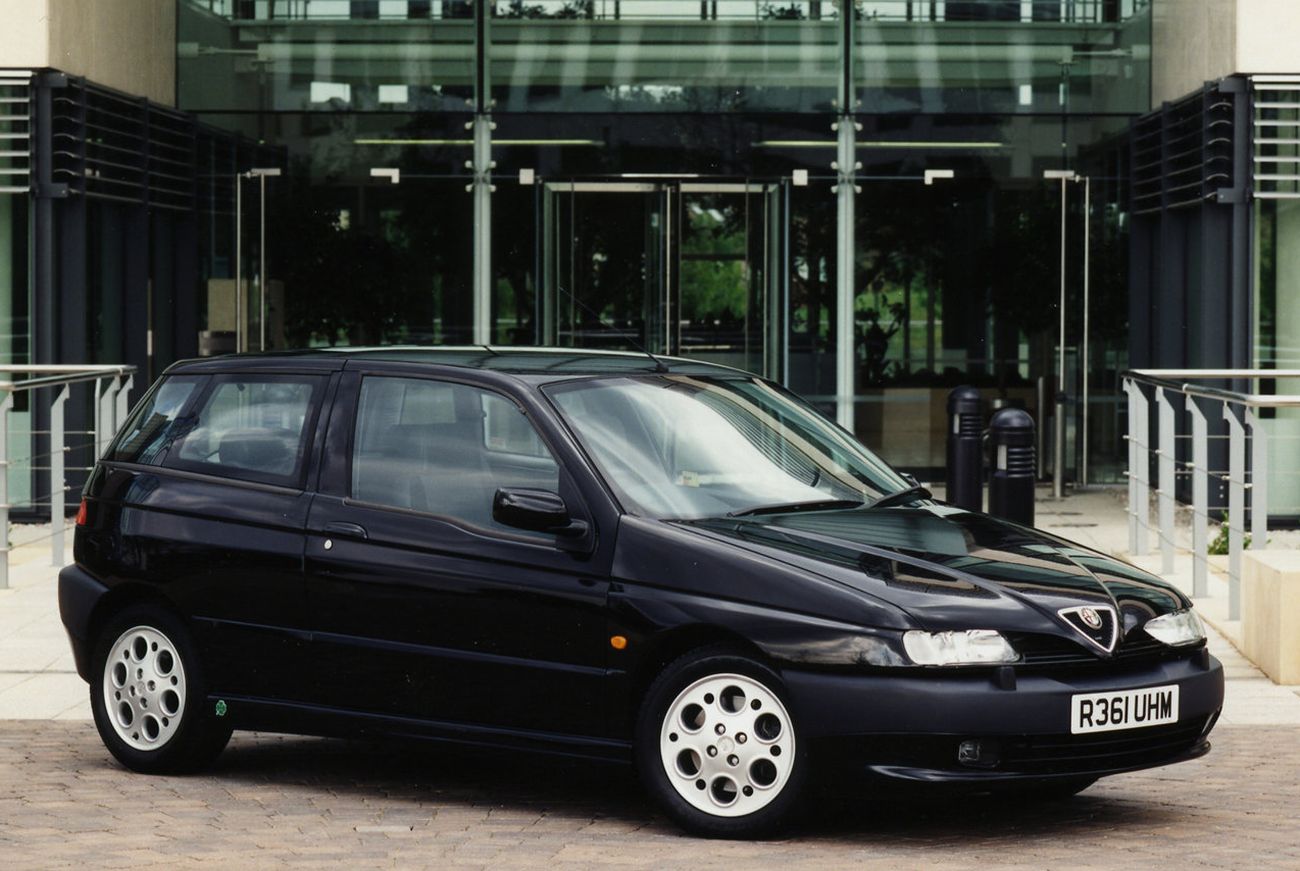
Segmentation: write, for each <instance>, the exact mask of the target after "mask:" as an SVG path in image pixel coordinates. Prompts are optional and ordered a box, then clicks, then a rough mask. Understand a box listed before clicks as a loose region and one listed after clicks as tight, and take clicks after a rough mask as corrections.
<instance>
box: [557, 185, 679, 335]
mask: <svg viewBox="0 0 1300 871" xmlns="http://www.w3.org/2000/svg"><path fill="white" fill-rule="evenodd" d="M544 208H545V209H546V211H545V218H544V225H543V230H544V234H545V236H544V240H543V244H544V245H545V246H546V249H547V252H548V255H549V258H548V265H549V268H548V271H547V274H546V281H547V284H546V294H545V300H544V310H543V314H542V322H543V329H544V332H543V342H544V343H546V344H555V345H558V346H560V347H564V348H603V349H609V350H633V351H635V350H645V351H649V352H651V353H666V352H667V351H668V337H667V325H666V324H665V322H664V309H665V302H666V298H665V295H666V292H667V291H666V284H665V280H666V277H665V274H664V270H665V265H666V258H667V256H668V252H667V250H666V245H667V238H666V235H665V221H666V215H665V194H664V191H663V190H662V189H661V188H660V186H659V185H656V184H649V183H647V184H640V185H639V184H607V185H606V184H595V185H584V184H581V183H577V182H574V183H569V184H565V183H562V182H557V183H554V184H549V185H547V188H546V203H545V206H544Z"/></svg>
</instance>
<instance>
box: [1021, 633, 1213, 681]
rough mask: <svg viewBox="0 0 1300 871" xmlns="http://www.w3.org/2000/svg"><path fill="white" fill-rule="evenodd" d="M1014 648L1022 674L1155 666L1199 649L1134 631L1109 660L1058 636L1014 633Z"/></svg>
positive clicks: (1080, 642)
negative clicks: (1173, 644) (1177, 644)
mask: <svg viewBox="0 0 1300 871" xmlns="http://www.w3.org/2000/svg"><path fill="white" fill-rule="evenodd" d="M1008 640H1009V641H1010V642H1011V646H1012V647H1014V648H1015V649H1016V650H1017V651H1018V652H1019V653H1020V656H1021V661H1020V663H1019V664H1018V665H1017V666H1016V668H1017V669H1018V670H1020V671H1021V672H1052V671H1054V670H1060V669H1069V670H1071V672H1073V671H1075V670H1080V669H1093V670H1097V671H1113V670H1114V669H1116V668H1128V667H1139V666H1146V665H1154V664H1155V663H1158V662H1168V661H1171V660H1177V659H1187V658H1189V657H1190V656H1192V655H1193V654H1194V653H1195V652H1196V651H1198V650H1200V645H1197V646H1195V647H1177V648H1175V647H1169V646H1168V645H1165V644H1161V643H1160V642H1159V641H1156V640H1155V639H1154V638H1152V637H1151V636H1150V635H1147V634H1146V633H1145V632H1143V631H1141V630H1140V629H1139V630H1135V631H1133V632H1130V633H1129V634H1128V635H1127V636H1125V637H1124V638H1122V639H1120V642H1119V644H1117V645H1116V646H1115V651H1114V653H1112V654H1110V655H1109V656H1108V655H1106V654H1104V653H1102V652H1101V651H1100V650H1096V649H1095V648H1093V647H1091V646H1085V645H1084V643H1083V641H1082V640H1080V641H1074V640H1072V639H1069V638H1063V637H1061V636H1059V635H1039V634H1032V633H1013V634H1009V635H1008Z"/></svg>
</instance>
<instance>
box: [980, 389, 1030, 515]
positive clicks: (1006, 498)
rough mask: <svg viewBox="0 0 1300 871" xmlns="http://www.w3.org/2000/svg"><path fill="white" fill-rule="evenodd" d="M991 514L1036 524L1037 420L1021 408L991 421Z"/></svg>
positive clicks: (1009, 410) (1005, 411)
mask: <svg viewBox="0 0 1300 871" xmlns="http://www.w3.org/2000/svg"><path fill="white" fill-rule="evenodd" d="M989 451H990V453H991V454H992V459H993V471H992V472H991V473H990V475H989V514H992V515H994V516H995V517H1003V518H1006V519H1007V520H1012V521H1015V522H1016V523H1020V524H1023V525H1025V526H1033V525H1034V474H1035V471H1036V469H1035V465H1036V457H1035V455H1034V419H1033V418H1032V417H1030V415H1029V412H1027V411H1025V410H1023V409H1020V408H1004V409H1002V410H1000V411H998V413H997V414H995V415H993V419H992V420H991V421H989Z"/></svg>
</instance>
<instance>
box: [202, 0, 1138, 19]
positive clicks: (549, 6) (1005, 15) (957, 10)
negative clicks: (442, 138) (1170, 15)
mask: <svg viewBox="0 0 1300 871" xmlns="http://www.w3.org/2000/svg"><path fill="white" fill-rule="evenodd" d="M187 2H188V4H189V5H190V6H192V7H195V8H198V9H202V10H204V11H206V12H209V13H211V14H213V15H218V16H221V17H223V18H229V19H232V20H237V21H245V22H247V21H256V22H259V23H260V22H293V21H389V20H408V21H419V20H440V19H445V20H450V21H459V22H461V23H464V22H466V21H467V20H469V19H472V18H473V5H472V3H470V2H467V0H405V2H403V0H385V2H383V3H380V2H379V0H256V2H249V0H187ZM842 5H843V4H842V3H841V2H838V0H704V2H696V0H663V2H660V3H657V4H650V3H644V2H642V3H628V4H626V5H625V4H623V3H621V2H619V0H524V2H521V3H518V4H512V3H510V2H508V0H496V2H495V3H494V4H493V5H492V7H491V8H492V14H493V16H494V17H497V18H501V19H506V20H508V19H511V18H515V19H526V20H530V21H538V20H547V19H551V20H577V21H582V20H587V21H691V20H696V21H746V20H748V21H792V20H794V21H798V20H805V21H817V20H824V21H833V20H836V19H838V18H839V17H840V9H841V7H842ZM1149 6H1150V0H1118V2H1110V0H854V2H853V7H854V14H855V16H856V20H858V21H902V22H1016V23H1019V22H1024V23H1066V24H1105V23H1116V22H1121V21H1127V20H1129V19H1130V18H1133V17H1135V16H1137V15H1140V14H1142V13H1143V12H1145V11H1146V10H1147V8H1148V7H1149Z"/></svg>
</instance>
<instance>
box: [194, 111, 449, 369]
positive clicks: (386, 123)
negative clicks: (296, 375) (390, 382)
mask: <svg viewBox="0 0 1300 871" xmlns="http://www.w3.org/2000/svg"><path fill="white" fill-rule="evenodd" d="M465 118H466V116H451V115H431V114H426V115H406V114H400V115H378V114H366V115H340V116H323V115H308V114H267V115H262V116H258V118H257V128H258V129H257V134H256V135H257V136H258V138H259V139H261V140H262V141H263V142H264V143H265V145H264V146H263V148H262V152H261V153H260V155H243V156H241V157H240V165H241V166H248V165H253V162H254V161H262V162H264V161H270V162H271V163H272V165H277V166H278V165H283V166H284V175H283V176H282V177H280V178H271V179H268V180H267V182H266V195H267V202H266V214H267V231H266V237H267V256H266V263H267V279H268V280H267V282H266V286H267V291H268V299H267V311H268V323H267V331H266V335H267V347H268V348H271V349H276V348H285V347H295V348H296V347H316V346H328V345H375V344H396V343H403V344H408V343H419V344H430V343H443V344H458V343H464V342H467V341H468V340H469V338H470V326H471V322H472V297H471V295H470V294H469V293H468V292H466V289H467V288H468V287H469V286H470V284H471V280H472V272H473V258H472V256H471V253H470V252H472V251H473V226H474V222H473V204H472V201H471V197H470V194H469V193H467V192H466V190H465V186H466V184H467V183H468V181H469V179H468V177H467V176H465V175H460V174H459V173H464V172H465V170H464V169H463V166H462V164H463V162H464V161H465V160H466V159H468V156H469V151H470V149H469V140H468V139H466V138H464V137H466V136H467V135H468V134H466V133H465V131H464V120H465ZM205 119H206V120H208V121H209V122H212V123H220V124H221V126H223V127H227V128H230V129H235V130H241V129H243V128H244V127H245V126H246V125H247V124H248V123H249V120H248V119H247V118H244V117H242V116H227V115H208V116H205ZM212 162H213V164H214V167H215V168H216V170H217V177H216V178H215V179H214V181H213V182H212V184H211V186H210V187H209V188H207V189H206V190H205V191H204V193H205V194H206V195H207V196H208V199H206V200H205V201H204V203H203V205H204V215H203V220H204V222H205V223H206V224H207V229H208V230H210V231H211V232H210V233H205V234H204V235H203V237H202V239H203V241H202V243H201V244H202V245H203V246H204V247H205V249H206V251H205V262H204V267H205V269H206V270H207V271H208V278H207V286H206V288H205V294H204V295H205V296H206V300H207V304H206V318H205V323H204V326H205V327H206V329H207V330H208V331H209V342H210V343H211V341H212V339H213V337H218V338H219V337H221V336H223V335H224V336H228V337H231V338H229V339H228V341H229V349H230V350H233V331H234V329H235V287H234V281H233V278H234V263H233V258H234V240H235V236H236V221H235V208H234V198H235V182H234V179H233V177H232V175H229V174H231V173H233V169H234V160H233V158H231V157H227V156H225V155H217V156H216V157H215V158H214V159H213V161H212ZM373 169H380V170H395V171H396V173H397V174H396V179H397V181H396V183H394V181H393V180H392V176H390V175H380V176H374V175H372V174H371V171H372V170H373ZM242 184H243V213H244V214H243V220H242V237H243V258H244V267H243V278H244V282H245V286H246V288H247V290H246V293H247V296H248V302H249V314H248V323H249V334H250V341H249V342H248V347H249V348H252V349H256V348H257V347H258V343H259V341H260V336H261V329H260V323H259V316H260V312H261V304H260V299H259V296H258V293H259V291H260V283H259V281H258V275H257V273H258V271H259V269H260V263H261V258H260V256H259V253H258V250H257V245H258V242H259V220H260V217H259V207H260V202H259V200H260V196H261V192H260V186H259V181H258V180H257V179H245V180H244V181H243V182H242Z"/></svg>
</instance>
